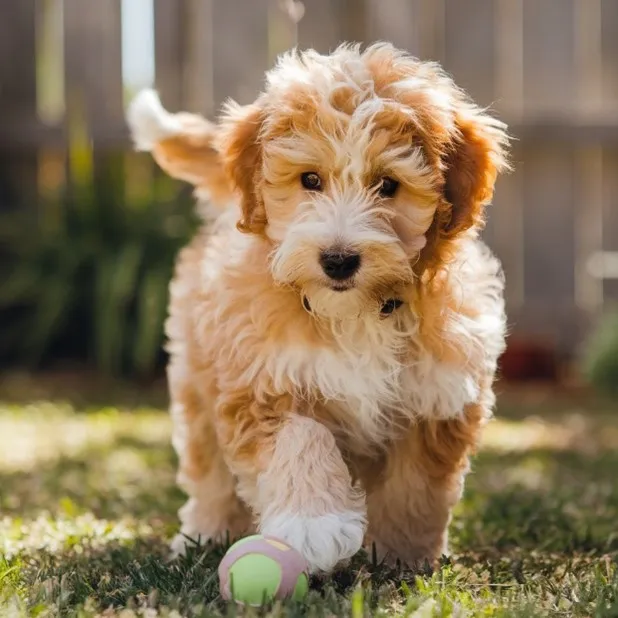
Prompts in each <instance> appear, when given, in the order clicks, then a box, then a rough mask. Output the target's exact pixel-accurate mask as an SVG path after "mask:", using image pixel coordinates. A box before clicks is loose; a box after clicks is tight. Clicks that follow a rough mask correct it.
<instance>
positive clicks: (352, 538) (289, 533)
mask: <svg viewBox="0 0 618 618" xmlns="http://www.w3.org/2000/svg"><path fill="white" fill-rule="evenodd" d="M260 532H261V533H262V534H266V535H272V536H274V537H277V538H279V539H281V540H283V541H285V542H286V543H288V544H289V545H291V546H292V547H293V548H294V549H296V550H297V551H298V552H300V554H301V555H302V556H303V557H304V558H305V560H306V561H307V563H308V565H309V570H310V571H311V572H316V571H325V572H328V571H331V570H332V569H333V568H334V567H335V566H336V565H337V563H339V562H340V561H342V560H346V559H347V558H351V557H352V556H353V555H354V554H355V553H356V552H357V551H358V550H359V549H360V548H361V545H362V543H363V537H364V535H365V518H364V516H363V515H362V514H361V513H358V512H355V511H345V512H343V513H336V514H328V515H319V516H317V517H303V516H301V515H295V514H291V513H280V514H278V515H276V516H274V517H272V518H270V519H268V520H266V521H264V522H262V525H261V528H260Z"/></svg>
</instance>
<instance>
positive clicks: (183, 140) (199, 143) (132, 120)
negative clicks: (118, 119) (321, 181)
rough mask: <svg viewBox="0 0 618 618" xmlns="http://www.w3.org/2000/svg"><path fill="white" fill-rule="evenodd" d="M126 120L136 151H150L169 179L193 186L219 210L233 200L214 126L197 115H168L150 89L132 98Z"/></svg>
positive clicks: (202, 198) (155, 94)
mask: <svg viewBox="0 0 618 618" xmlns="http://www.w3.org/2000/svg"><path fill="white" fill-rule="evenodd" d="M126 117H127V123H128V125H129V128H130V130H131V135H132V137H133V142H134V144H135V148H136V149H137V150H142V151H148V152H152V156H153V157H154V159H155V161H156V162H157V163H158V164H159V165H160V166H161V168H162V169H163V170H164V171H165V172H167V173H168V174H169V175H170V176H172V177H174V178H179V179H181V180H184V181H186V182H189V183H191V184H192V185H194V186H195V188H196V195H197V197H198V198H199V199H200V200H206V201H208V202H209V203H211V204H213V205H215V206H221V207H225V206H226V205H227V204H229V203H230V202H231V201H232V198H233V191H232V186H231V184H230V182H229V180H228V178H227V177H226V175H225V173H224V171H223V167H222V165H221V161H220V159H219V153H218V152H217V150H216V147H215V142H216V135H217V127H216V125H214V124H213V123H211V122H209V121H208V120H206V119H205V118H203V117H202V116H199V115H197V114H189V113H186V112H180V113H176V114H172V113H170V112H168V111H167V110H166V109H165V108H164V107H163V105H161V101H160V100H159V96H158V94H157V93H156V92H155V91H154V90H150V89H146V90H142V91H141V92H140V93H139V94H138V95H137V96H136V97H135V98H134V99H133V101H132V102H131V104H130V105H129V107H128V109H127V115H126Z"/></svg>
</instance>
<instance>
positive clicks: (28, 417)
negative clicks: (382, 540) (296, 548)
mask: <svg viewBox="0 0 618 618" xmlns="http://www.w3.org/2000/svg"><path fill="white" fill-rule="evenodd" d="M136 399H137V401H143V400H141V398H140V397H139V396H138V397H137V398H136ZM87 409H89V408H87ZM170 435H171V423H170V419H169V417H168V414H167V413H166V412H164V411H163V410H158V409H156V408H146V407H139V408H135V409H131V408H127V409H121V408H118V407H102V408H98V409H96V410H94V411H93V412H91V413H90V412H89V413H85V412H83V411H78V410H77V409H76V408H74V407H72V406H71V405H69V404H64V403H51V402H50V401H48V402H45V401H43V402H40V403H31V404H27V405H22V406H19V405H8V404H4V405H3V404H1V403H0V617H2V618H4V616H16V617H18V618H21V617H22V616H23V617H24V618H25V617H30V616H45V617H46V618H47V617H56V616H59V617H60V616H62V617H64V616H71V617H72V616H76V617H79V618H94V617H95V616H97V617H98V616H105V617H107V618H111V617H112V616H121V617H122V618H133V617H139V618H158V617H162V618H164V617H165V618H167V617H169V618H179V617H180V616H183V617H184V616H190V617H196V618H197V617H201V618H207V617H211V616H213V617H214V616H225V615H230V614H229V611H228V608H226V606H225V604H224V603H222V601H221V599H220V597H219V594H218V584H217V566H218V563H219V561H220V559H221V556H222V553H223V551H224V550H223V548H221V547H216V546H215V547H210V548H208V550H207V551H204V549H203V548H199V547H197V548H192V549H191V550H190V551H189V554H188V555H187V556H186V557H184V558H182V559H180V560H177V561H170V560H169V539H170V538H171V536H172V535H173V534H174V533H175V532H176V530H177V526H178V520H177V514H176V512H177V509H178V508H179V506H180V505H181V504H182V503H183V502H184V500H185V496H184V495H183V494H182V492H180V491H179V489H178V487H177V486H176V482H175V474H176V468H177V462H176V458H175V455H174V453H173V450H172V448H171V444H170ZM617 471H618V430H617V428H616V425H615V423H614V422H613V417H612V414H611V411H610V410H606V411H605V412H596V411H595V412H594V413H593V412H592V411H590V413H586V412H585V411H582V409H581V406H580V407H579V408H578V409H574V408H573V407H567V408H564V409H563V411H562V413H561V412H560V411H559V410H553V411H552V413H551V414H547V415H544V407H543V406H540V407H539V406H537V407H536V408H535V407H534V406H530V405H527V406H525V405H522V406H521V407H520V409H519V410H518V411H517V414H510V413H508V414H507V415H505V416H501V415H500V413H498V414H497V418H496V419H495V420H493V421H492V422H490V423H489V424H488V426H487V428H486V432H485V437H484V443H483V447H482V449H481V450H480V453H479V454H478V456H477V457H476V458H475V460H474V462H473V465H472V473H471V474H470V475H469V477H468V481H467V484H466V491H465V493H464V499H463V501H462V502H461V504H460V505H458V507H457V510H456V513H455V516H454V518H453V522H452V525H451V531H450V536H451V546H452V549H453V552H454V553H453V555H452V557H451V558H450V559H448V560H445V561H444V566H443V567H442V568H441V569H439V570H437V571H436V572H435V573H433V574H430V573H428V572H426V571H419V572H410V571H407V570H401V569H390V568H388V567H386V566H380V565H372V564H371V561H370V560H369V559H368V557H367V556H365V555H363V554H359V555H358V556H356V557H355V558H354V559H353V561H352V564H351V565H350V566H348V567H346V568H343V569H342V570H341V571H339V572H337V573H336V574H335V575H334V576H333V577H331V578H328V579H327V580H326V581H319V580H315V581H313V582H312V590H311V592H310V594H309V596H308V598H307V601H306V605H304V606H303V605H301V606H295V605H293V604H290V603H278V604H276V605H275V606H274V607H273V608H271V609H270V610H267V611H266V612H264V613H263V615H264V616H272V617H275V616H277V617H283V616H301V615H311V616H316V617H317V616H328V617H333V618H334V617H336V616H355V617H358V618H361V617H362V618H364V617H365V616H377V617H384V618H386V617H391V616H393V617H399V616H401V617H404V616H405V617H418V618H424V617H428V618H434V617H435V616H443V617H445V618H446V617H450V616H461V617H464V616H465V617H468V616H470V617H477V616H478V617H482V616H483V617H485V616H492V617H494V618H499V617H502V618H506V617H507V616H508V617H513V616H515V617H517V616H519V617H521V618H524V617H525V618H533V617H535V616H556V617H558V616H561V617H562V616H563V617H567V616H568V617H574V618H577V617H581V618H583V617H588V616H595V617H598V618H601V617H604V616H607V617H609V616H616V615H618V573H617V565H616V564H617V563H616V560H617V556H618V532H617V531H616V521H618V484H617V483H616V472H617ZM238 615H251V616H255V615H257V614H256V613H255V612H253V611H247V612H242V611H241V612H239V613H238Z"/></svg>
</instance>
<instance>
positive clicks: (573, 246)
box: [0, 0, 618, 390]
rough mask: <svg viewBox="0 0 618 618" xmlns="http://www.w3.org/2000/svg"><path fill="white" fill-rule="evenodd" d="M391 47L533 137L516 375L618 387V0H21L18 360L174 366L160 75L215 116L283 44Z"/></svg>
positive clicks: (0, 42)
mask: <svg viewBox="0 0 618 618" xmlns="http://www.w3.org/2000/svg"><path fill="white" fill-rule="evenodd" d="M378 39H383V40H388V41H391V42H392V43H394V44H395V45H396V46H398V47H401V48H403V49H406V50H408V51H410V52H411V53H412V54H415V55H417V56H419V57H421V58H423V59H432V60H437V61H439V62H441V63H442V64H443V65H444V67H445V68H446V69H447V70H448V71H449V72H450V73H451V74H452V75H453V76H454V78H455V80H456V82H457V83H459V84H460V85H461V86H463V87H464V88H466V89H467V90H468V91H469V93H470V94H471V95H472V96H473V97H474V98H475V100H476V101H477V102H478V103H480V104H481V105H486V106H490V107H491V108H492V109H493V110H495V112H496V113H497V114H498V115H499V116H500V117H501V118H503V119H504V120H505V121H506V122H507V123H508V124H509V125H510V127H511V133H512V135H513V136H514V137H515V142H514V147H513V162H514V166H515V172H514V173H513V174H511V175H509V176H507V177H505V178H502V179H501V180H500V181H499V185H498V189H497V192H496V196H495V200H494V205H493V206H492V207H491V208H490V210H489V221H488V225H487V229H486V231H485V233H484V235H485V238H486V240H487V242H488V243H489V244H490V245H491V247H492V248H493V249H494V250H495V252H496V253H497V254H498V255H499V257H500V258H501V260H502V262H503V264H504V267H505V270H506V275H507V301H508V312H509V317H510V325H511V326H510V327H511V337H510V340H509V349H508V351H507V353H506V355H505V357H504V358H503V362H502V373H503V376H504V378H505V379H508V380H511V381H513V380H543V381H545V382H547V381H553V382H554V383H565V381H568V382H570V383H573V382H574V381H575V382H582V379H583V381H584V382H590V381H591V380H592V381H593V382H594V383H595V384H598V385H599V386H600V387H601V388H605V389H610V390H611V389H612V388H613V389H616V388H618V326H617V324H618V320H617V318H616V317H613V313H612V304H613V303H615V302H616V300H618V208H617V207H616V195H618V3H617V2H615V0H466V1H465V2H462V1H461V0H305V1H304V2H300V0H251V1H249V0H105V1H102V0H19V1H18V2H16V1H11V0H1V3H0V266H1V273H2V275H1V281H2V283H1V285H0V364H1V367H2V368H3V369H4V370H5V373H6V371H7V370H10V371H12V372H14V371H15V370H26V371H37V372H40V371H43V370H44V371H45V372H49V371H52V370H53V371H76V370H79V371H82V370H86V369H87V370H89V371H94V372H95V373H97V374H100V375H113V376H120V377H126V378H130V379H143V380H146V379H148V380H150V379H152V378H156V377H158V376H160V375H161V371H162V367H163V366H164V361H165V358H164V355H163V353H162V351H161V342H162V322H163V319H164V317H165V313H166V303H167V285H168V282H169V279H170V276H171V270H172V265H173V261H174V257H175V255H176V252H177V251H178V249H179V248H180V247H181V246H182V245H183V244H184V243H185V242H186V241H187V239H188V238H189V237H190V235H191V233H192V232H193V230H194V229H195V224H196V221H195V217H194V215H193V206H192V199H191V192H190V188H189V187H187V186H185V185H183V184H182V183H179V182H176V181H173V180H171V179H169V178H167V177H165V176H164V175H163V174H162V173H161V172H160V171H159V170H158V169H156V167H155V165H154V164H153V163H152V162H151V160H150V157H149V156H147V155H144V154H136V153H133V152H132V151H131V145H130V142H129V140H128V134H127V129H126V126H125V121H124V109H125V107H126V104H127V102H128V101H129V100H130V98H131V97H132V96H133V95H134V94H135V92H137V91H138V90H139V89H140V88H142V87H146V86H154V87H156V88H157V89H158V91H159V92H160V94H161V97H162V100H163V103H164V105H165V106H166V107H167V108H168V109H170V110H181V109H182V110H189V111H193V112H200V113H203V114H205V115H206V116H208V117H214V116H215V114H216V113H217V110H218V109H219V107H220V105H221V103H222V101H223V100H224V99H225V98H226V97H233V98H235V99H237V100H238V101H240V102H241V103H246V102H249V101H251V100H252V99H253V98H254V97H255V96H256V93H257V92H258V91H259V89H260V87H261V84H262V80H263V74H264V71H265V70H266V69H267V68H268V67H269V66H271V65H272V63H273V61H274V59H275V57H276V56H277V54H278V53H280V52H282V51H284V50H286V49H288V48H290V47H291V46H293V45H298V46H300V47H301V48H305V47H313V48H315V49H317V50H319V51H322V52H327V51H328V50H329V49H332V48H333V47H334V46H335V45H337V44H338V43H339V42H341V41H344V40H348V41H350V40H353V41H360V42H371V41H375V40H378Z"/></svg>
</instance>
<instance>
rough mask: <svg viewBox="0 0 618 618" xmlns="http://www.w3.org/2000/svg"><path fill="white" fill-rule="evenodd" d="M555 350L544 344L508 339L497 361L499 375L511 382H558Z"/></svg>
mask: <svg viewBox="0 0 618 618" xmlns="http://www.w3.org/2000/svg"><path fill="white" fill-rule="evenodd" d="M558 364H559V363H558V358H557V354H556V350H555V349H554V348H553V347H552V346H550V345H547V344H545V343H540V342H538V341H531V340H526V339H510V340H509V341H508V344H507V348H506V351H505V352H504V354H503V355H502V357H501V358H500V361H499V365H498V366H499V375H500V377H501V378H502V379H504V380H508V381H513V382H527V381H537V380H543V381H547V380H551V381H557V380H558V373H559V372H558Z"/></svg>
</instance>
